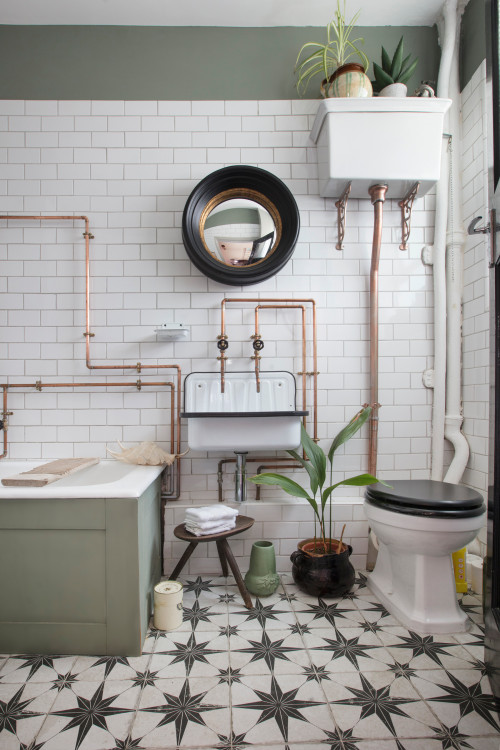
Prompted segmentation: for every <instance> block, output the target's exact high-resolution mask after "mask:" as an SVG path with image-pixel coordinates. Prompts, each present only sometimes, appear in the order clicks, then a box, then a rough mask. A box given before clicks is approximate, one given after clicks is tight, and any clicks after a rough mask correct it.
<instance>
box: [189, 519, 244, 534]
mask: <svg viewBox="0 0 500 750" xmlns="http://www.w3.org/2000/svg"><path fill="white" fill-rule="evenodd" d="M235 526H236V520H232V521H226V522H221V523H217V524H212V526H211V528H205V529H200V527H199V526H197V525H195V524H191V523H189V522H188V521H186V522H185V523H184V528H185V529H186V531H189V533H190V534H194V535H195V536H206V535H207V534H219V533H220V532H221V531H230V530H231V529H234V528H235Z"/></svg>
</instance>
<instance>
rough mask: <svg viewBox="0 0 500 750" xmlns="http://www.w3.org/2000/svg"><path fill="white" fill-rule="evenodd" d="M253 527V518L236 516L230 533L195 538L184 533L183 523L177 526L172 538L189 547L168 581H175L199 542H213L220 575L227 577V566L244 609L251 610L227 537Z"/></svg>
mask: <svg viewBox="0 0 500 750" xmlns="http://www.w3.org/2000/svg"><path fill="white" fill-rule="evenodd" d="M253 525H254V519H253V518H249V517H248V516H236V526H235V528H234V529H230V531H220V532H219V533H218V534H204V535H203V536H196V535H195V534H191V533H190V532H189V531H186V529H185V527H184V524H183V523H181V524H179V526H176V527H175V529H174V536H176V537H177V539H182V541H183V542H189V546H188V548H187V549H186V550H185V551H184V554H183V555H182V557H181V559H180V560H179V562H178V563H177V565H176V566H175V568H174V570H173V572H172V575H171V576H170V579H171V580H173V581H175V580H176V578H177V576H178V575H179V574H180V572H181V570H182V569H183V567H184V566H185V564H186V563H187V561H188V560H189V558H190V557H191V555H192V554H193V552H194V551H195V549H196V547H197V546H198V544H199V543H200V542H215V543H216V544H217V552H218V553H219V560H220V564H221V568H222V575H223V576H225V577H226V578H227V576H228V575H229V572H228V569H227V566H228V565H229V567H230V568H231V572H232V574H233V576H234V578H235V580H236V583H237V585H238V588H239V590H240V594H241V596H242V597H243V601H244V602H245V607H246V608H247V609H253V604H252V600H251V598H250V594H249V593H248V590H247V587H246V586H245V582H244V581H243V578H242V577H241V573H240V569H239V568H238V564H237V562H236V560H235V559H234V555H233V553H232V552H231V548H230V546H229V544H228V543H227V538H228V537H229V536H235V534H241V532H242V531H246V530H247V529H250V528H251V527H252V526H253Z"/></svg>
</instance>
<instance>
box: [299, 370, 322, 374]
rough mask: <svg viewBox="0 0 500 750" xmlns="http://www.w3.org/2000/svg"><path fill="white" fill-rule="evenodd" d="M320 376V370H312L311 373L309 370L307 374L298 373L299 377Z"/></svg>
mask: <svg viewBox="0 0 500 750" xmlns="http://www.w3.org/2000/svg"><path fill="white" fill-rule="evenodd" d="M319 374H320V372H319V370H312V371H311V372H309V370H308V371H307V372H298V373H297V375H319Z"/></svg>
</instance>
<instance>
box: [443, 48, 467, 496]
mask: <svg viewBox="0 0 500 750" xmlns="http://www.w3.org/2000/svg"><path fill="white" fill-rule="evenodd" d="M458 44H459V38H458V34H457V38H456V47H455V56H454V58H453V64H452V67H451V77H450V98H451V99H452V100H453V103H452V105H451V109H450V111H449V133H450V134H451V137H452V150H451V154H450V158H451V195H450V207H449V211H448V234H447V249H446V286H447V290H446V308H447V323H446V327H447V331H446V357H447V363H446V416H445V427H444V435H445V438H446V439H447V440H449V442H450V443H451V444H452V446H453V449H454V456H453V459H452V461H451V464H450V466H449V468H448V471H447V472H446V475H445V477H444V481H445V482H451V483H453V484H458V482H460V480H461V479H462V475H463V473H464V471H465V467H466V466H467V461H468V460H469V444H468V442H467V440H466V438H465V435H464V434H463V433H462V431H461V429H460V428H461V426H462V422H463V415H462V393H461V390H462V378H461V373H462V296H463V254H464V246H465V242H466V238H467V235H466V233H465V230H464V226H463V213H462V180H461V164H460V85H459V75H458Z"/></svg>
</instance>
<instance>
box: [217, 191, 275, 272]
mask: <svg viewBox="0 0 500 750" xmlns="http://www.w3.org/2000/svg"><path fill="white" fill-rule="evenodd" d="M275 238H276V227H275V225H274V221H273V218H272V216H271V214H270V213H269V211H267V210H266V209H265V208H264V207H263V206H261V205H260V204H259V203H257V202H256V201H253V200H248V199H246V198H232V199H230V200H226V201H222V202H221V203H219V204H218V205H217V206H215V208H213V209H212V210H211V211H210V213H209V214H208V215H207V217H206V219H205V224H204V226H203V242H204V244H205V246H206V248H207V250H208V251H209V252H210V253H211V254H212V256H213V257H214V258H215V259H216V260H218V261H219V262H221V263H225V264H226V265H230V266H248V265H251V264H252V263H256V262H258V261H259V260H262V259H263V258H265V257H266V256H267V255H268V254H269V253H270V252H271V250H272V248H273V247H274V244H275Z"/></svg>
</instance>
